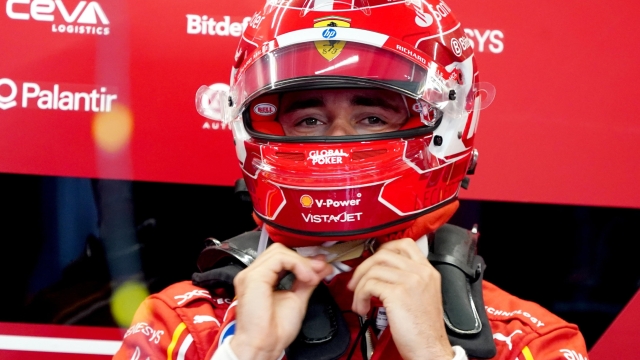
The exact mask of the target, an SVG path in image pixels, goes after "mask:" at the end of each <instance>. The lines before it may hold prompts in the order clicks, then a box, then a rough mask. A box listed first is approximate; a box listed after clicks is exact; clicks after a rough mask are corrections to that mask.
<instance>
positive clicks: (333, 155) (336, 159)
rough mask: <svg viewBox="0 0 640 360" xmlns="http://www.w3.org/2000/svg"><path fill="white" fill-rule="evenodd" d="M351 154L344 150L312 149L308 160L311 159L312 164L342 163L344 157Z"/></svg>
mask: <svg viewBox="0 0 640 360" xmlns="http://www.w3.org/2000/svg"><path fill="white" fill-rule="evenodd" d="M348 156H349V155H348V154H346V153H345V152H344V150H342V149H339V150H320V151H318V150H312V151H309V157H307V160H311V164H312V165H317V164H319V165H324V164H342V163H343V162H342V158H343V157H348Z"/></svg>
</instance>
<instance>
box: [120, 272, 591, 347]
mask: <svg viewBox="0 0 640 360" xmlns="http://www.w3.org/2000/svg"><path fill="white" fill-rule="evenodd" d="M351 274H352V272H349V273H342V274H339V275H337V276H336V277H334V278H333V279H332V280H331V281H330V282H328V283H327V285H328V287H329V290H330V292H331V294H332V295H333V297H334V298H335V299H336V302H337V304H338V306H339V307H340V309H342V310H343V314H344V316H345V320H346V321H347V324H348V325H349V329H350V332H351V344H353V342H354V341H355V338H356V335H357V333H358V331H359V330H360V320H359V317H358V315H357V314H355V313H353V312H351V303H352V297H353V293H352V292H351V291H349V290H347V287H346V284H347V283H348V281H349V279H350V277H351ZM483 297H484V303H485V308H486V311H487V316H488V318H489V322H490V324H491V330H492V333H493V339H494V342H495V344H496V347H497V354H496V356H495V357H494V358H493V359H500V360H502V359H508V360H551V359H558V360H587V349H586V345H585V342H584V339H583V337H582V334H581V333H580V331H579V330H578V327H577V326H576V325H573V324H569V323H567V322H565V321H563V320H562V319H560V318H558V317H557V316H555V315H553V314H552V313H550V312H549V311H547V310H545V309H544V308H542V307H541V306H539V305H537V304H535V303H533V302H529V301H524V300H521V299H519V298H517V297H515V296H513V295H510V294H508V293H507V292H505V291H503V290H501V289H499V288H498V287H496V286H495V285H493V284H491V283H489V282H487V281H484V282H483ZM234 325H235V302H233V301H232V300H231V299H229V298H228V297H227V296H226V295H225V293H224V291H223V290H220V291H219V293H216V294H214V293H210V292H209V291H207V290H205V289H203V288H200V287H197V286H194V285H193V284H192V283H191V282H189V281H184V282H180V283H177V284H174V285H171V286H169V287H168V288H166V289H164V290H163V291H161V292H160V293H157V294H154V295H151V296H149V297H148V298H147V299H146V300H145V301H144V302H143V303H142V304H141V306H140V307H139V308H138V311H137V312H136V315H135V316H134V319H133V321H132V325H131V327H130V328H129V329H128V331H127V332H126V333H125V335H124V341H123V343H122V346H121V348H120V349H119V351H118V352H117V353H116V355H115V356H114V359H115V360H130V359H140V360H144V359H168V360H183V359H189V360H195V359H198V360H199V359H206V360H209V359H211V357H212V356H213V354H214V353H215V351H216V349H217V348H218V346H219V345H220V344H222V340H224V338H225V337H226V336H228V335H230V334H232V332H233V329H234ZM265 336H269V335H268V334H265ZM372 340H373V356H372V360H380V359H385V360H387V359H401V357H400V355H399V353H398V350H397V349H396V347H395V345H394V344H393V340H392V338H391V331H383V332H382V333H381V336H380V338H379V339H376V338H375V336H373V339H372ZM350 347H351V345H350ZM347 353H348V351H347ZM347 353H345V354H344V355H343V356H342V357H341V358H340V359H341V360H342V359H346V358H347ZM352 359H353V360H356V359H357V360H362V355H361V353H360V352H359V351H355V352H354V354H353V358H352Z"/></svg>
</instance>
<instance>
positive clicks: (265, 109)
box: [253, 103, 278, 116]
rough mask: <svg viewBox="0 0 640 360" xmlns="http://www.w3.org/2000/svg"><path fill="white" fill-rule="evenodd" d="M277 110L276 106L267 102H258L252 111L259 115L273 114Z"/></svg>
mask: <svg viewBox="0 0 640 360" xmlns="http://www.w3.org/2000/svg"><path fill="white" fill-rule="evenodd" d="M277 110H278V108H277V107H276V106H275V105H273V104H269V103H260V104H258V105H256V106H254V107H253V112H254V113H255V114H257V115H260V116H269V115H273V114H275V113H276V111H277Z"/></svg>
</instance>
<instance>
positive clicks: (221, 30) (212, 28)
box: [187, 14, 251, 37]
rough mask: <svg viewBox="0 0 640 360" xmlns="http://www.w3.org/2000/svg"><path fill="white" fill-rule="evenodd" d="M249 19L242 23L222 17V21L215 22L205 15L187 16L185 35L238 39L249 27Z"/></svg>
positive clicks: (228, 17) (243, 20)
mask: <svg viewBox="0 0 640 360" xmlns="http://www.w3.org/2000/svg"><path fill="white" fill-rule="evenodd" d="M249 21H251V18H250V17H248V16H247V17H245V18H244V19H242V22H236V21H231V17H230V16H223V17H222V20H219V18H218V20H215V19H214V18H213V17H209V16H207V15H194V14H187V34H190V35H213V36H216V35H217V36H233V37H240V35H242V32H243V31H244V29H246V28H247V26H248V25H249Z"/></svg>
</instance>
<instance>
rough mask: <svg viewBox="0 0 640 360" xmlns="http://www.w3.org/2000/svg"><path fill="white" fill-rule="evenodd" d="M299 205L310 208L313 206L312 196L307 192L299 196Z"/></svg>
mask: <svg viewBox="0 0 640 360" xmlns="http://www.w3.org/2000/svg"><path fill="white" fill-rule="evenodd" d="M300 205H302V207H306V208H310V207H311V206H313V198H312V197H311V196H309V195H307V194H304V195H302V196H300Z"/></svg>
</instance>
